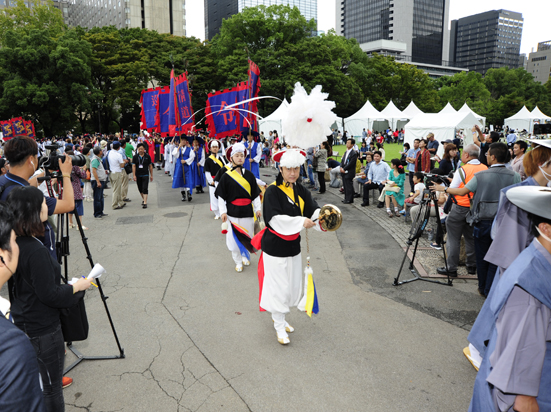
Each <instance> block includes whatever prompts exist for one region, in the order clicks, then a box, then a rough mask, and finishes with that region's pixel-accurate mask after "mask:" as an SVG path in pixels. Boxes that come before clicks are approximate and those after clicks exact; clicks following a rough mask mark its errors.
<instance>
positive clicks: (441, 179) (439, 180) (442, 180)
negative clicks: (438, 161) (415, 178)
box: [425, 172, 453, 188]
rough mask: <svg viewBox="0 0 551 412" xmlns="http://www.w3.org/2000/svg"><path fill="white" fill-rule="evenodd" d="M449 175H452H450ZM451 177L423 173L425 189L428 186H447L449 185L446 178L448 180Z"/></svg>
mask: <svg viewBox="0 0 551 412" xmlns="http://www.w3.org/2000/svg"><path fill="white" fill-rule="evenodd" d="M450 174H453V172H452V173H450ZM450 177H452V176H450V175H439V174H436V173H425V187H426V188H428V187H429V186H432V185H444V186H449V185H450V181H449V180H448V178H450Z"/></svg>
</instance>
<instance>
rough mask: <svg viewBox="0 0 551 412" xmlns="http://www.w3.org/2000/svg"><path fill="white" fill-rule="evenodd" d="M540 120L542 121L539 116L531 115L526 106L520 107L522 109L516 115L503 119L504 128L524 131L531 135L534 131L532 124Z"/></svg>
mask: <svg viewBox="0 0 551 412" xmlns="http://www.w3.org/2000/svg"><path fill="white" fill-rule="evenodd" d="M538 111H539V109H538ZM540 113H541V112H540ZM542 114H543V113H542ZM540 120H543V119H542V118H541V116H540V115H536V114H532V113H530V111H529V110H528V109H527V108H526V106H522V109H520V110H519V111H518V112H517V113H516V114H514V115H513V116H511V117H508V118H507V119H505V122H504V123H505V124H504V126H509V129H513V130H515V131H517V130H520V131H522V130H526V131H528V132H529V133H532V132H533V131H534V123H538V121H540Z"/></svg>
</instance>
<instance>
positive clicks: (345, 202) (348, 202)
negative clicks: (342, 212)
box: [342, 200, 354, 205]
mask: <svg viewBox="0 0 551 412" xmlns="http://www.w3.org/2000/svg"><path fill="white" fill-rule="evenodd" d="M342 202H343V203H344V204H345V205H351V204H353V203H354V202H351V201H350V200H343V201H342Z"/></svg>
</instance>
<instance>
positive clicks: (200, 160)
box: [193, 140, 207, 193]
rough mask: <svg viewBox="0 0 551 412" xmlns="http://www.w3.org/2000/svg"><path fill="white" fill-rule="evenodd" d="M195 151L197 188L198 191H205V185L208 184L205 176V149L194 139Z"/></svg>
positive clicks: (194, 161)
mask: <svg viewBox="0 0 551 412" xmlns="http://www.w3.org/2000/svg"><path fill="white" fill-rule="evenodd" d="M193 151H194V152H195V159H194V160H193V163H194V166H195V171H194V172H195V189H196V191H197V193H205V192H203V187H205V186H206V185H207V179H206V178H205V160H206V158H205V149H204V148H203V146H201V145H199V142H198V141H197V140H194V141H193Z"/></svg>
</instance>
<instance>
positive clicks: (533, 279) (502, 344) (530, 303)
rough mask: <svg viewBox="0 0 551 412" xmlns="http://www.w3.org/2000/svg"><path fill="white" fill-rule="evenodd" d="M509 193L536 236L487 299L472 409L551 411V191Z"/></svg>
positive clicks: (529, 188) (487, 411)
mask: <svg viewBox="0 0 551 412" xmlns="http://www.w3.org/2000/svg"><path fill="white" fill-rule="evenodd" d="M506 196H507V198H508V200H509V201H510V202H511V203H513V204H514V205H516V206H517V207H518V208H520V209H523V210H524V211H526V212H528V213H529V214H530V220H531V222H532V230H533V233H534V234H535V236H536V237H535V239H534V240H533V241H532V243H531V244H530V245H529V246H528V247H527V248H526V249H525V250H524V251H523V252H522V253H520V255H518V257H517V258H516V259H515V261H514V262H513V263H512V264H511V265H510V266H509V267H508V269H507V270H506V271H505V273H503V275H502V276H501V278H500V279H499V282H498V283H497V284H496V283H494V285H493V287H492V293H491V294H490V296H489V297H488V300H487V302H489V303H490V309H491V312H492V323H491V328H490V334H489V335H490V339H489V341H487V342H486V353H485V355H484V357H483V360H482V364H481V365H480V370H479V372H478V374H477V376H476V380H475V384H474V390H473V397H472V400H471V404H470V407H469V411H470V412H490V411H513V410H514V411H538V410H540V411H550V410H551V391H550V390H549V388H551V345H550V337H549V333H550V331H551V282H550V279H551V208H550V207H549V205H550V204H551V190H550V189H547V188H541V187H537V186H519V187H514V188H512V189H509V190H508V191H507V192H506Z"/></svg>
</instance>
